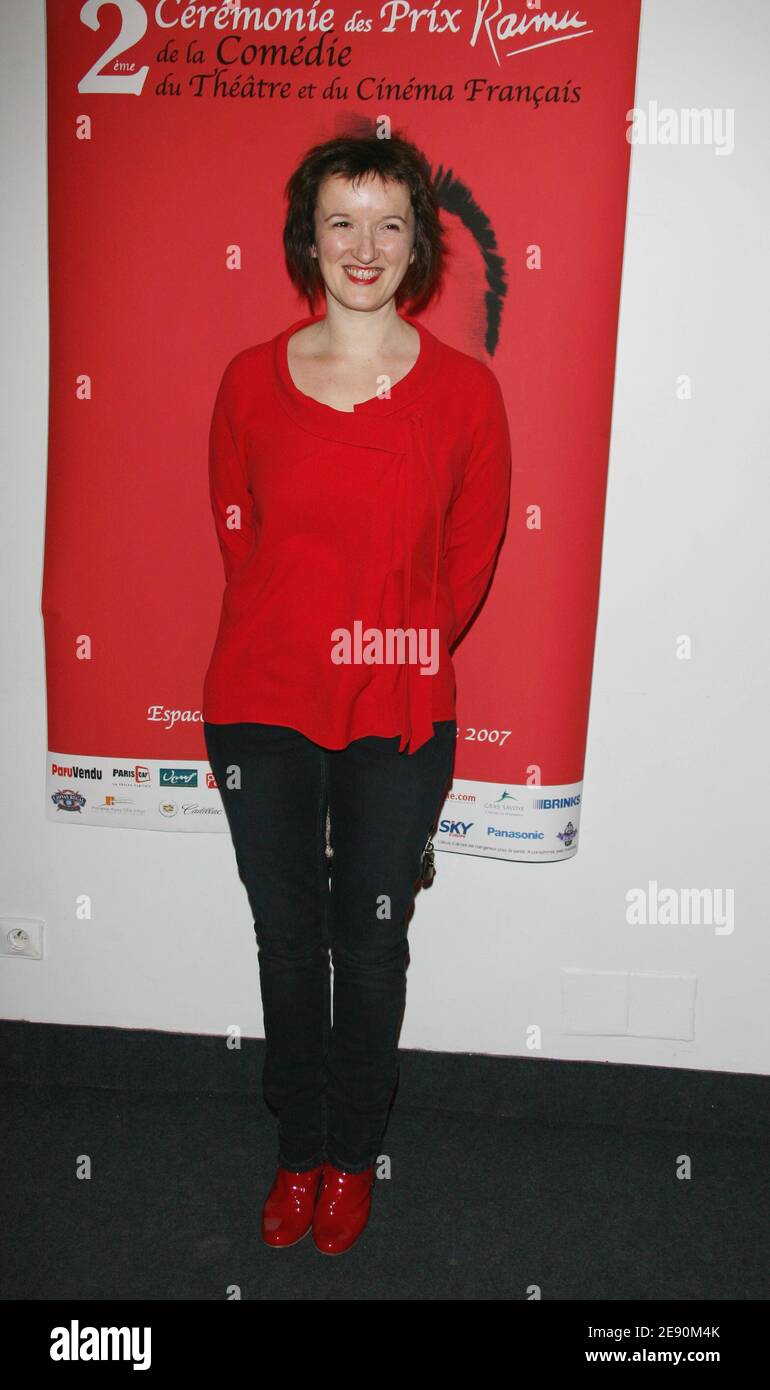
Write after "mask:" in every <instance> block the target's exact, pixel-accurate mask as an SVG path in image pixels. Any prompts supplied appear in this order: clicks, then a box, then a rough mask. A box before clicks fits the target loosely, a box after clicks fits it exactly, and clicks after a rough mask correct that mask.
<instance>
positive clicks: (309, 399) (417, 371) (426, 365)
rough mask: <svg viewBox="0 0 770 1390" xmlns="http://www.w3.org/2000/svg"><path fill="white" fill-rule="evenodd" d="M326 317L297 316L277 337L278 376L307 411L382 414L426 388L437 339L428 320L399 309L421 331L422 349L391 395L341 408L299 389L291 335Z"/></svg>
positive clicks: (326, 416) (343, 417) (347, 416)
mask: <svg viewBox="0 0 770 1390" xmlns="http://www.w3.org/2000/svg"><path fill="white" fill-rule="evenodd" d="M325 317H326V312H325V311H323V312H321V313H318V314H308V315H307V316H306V317H305V318H302V319H297V320H296V322H295V323H291V324H289V326H288V327H287V328H285V329H284V330H283V331H282V332H281V333H279V334H278V335H277V337H276V340H275V349H276V350H275V365H276V369H277V372H278V376H279V379H280V381H281V383H282V385H283V387H284V389H285V390H286V391H287V392H288V394H289V396H290V397H291V400H292V401H293V402H294V404H295V405H297V406H299V407H302V408H303V409H304V410H305V411H306V412H307V413H308V414H313V415H314V416H315V417H316V418H317V419H319V420H320V419H323V420H325V421H329V420H334V421H338V422H344V421H351V420H354V419H356V418H361V417H362V416H364V415H368V414H370V413H372V412H376V413H377V414H379V415H389V414H391V413H392V412H393V411H394V410H399V409H400V408H401V407H402V406H404V405H409V404H411V403H412V401H413V400H415V399H416V398H417V397H418V396H419V395H421V394H422V392H423V391H424V390H425V387H426V385H427V384H428V379H429V377H430V367H431V358H432V356H433V347H434V343H435V340H434V338H433V334H432V333H431V332H430V330H429V329H428V328H426V327H425V324H423V323H421V322H420V320H419V319H415V318H412V316H411V315H410V314H405V313H402V312H400V311H399V318H401V319H403V320H404V322H405V323H408V324H410V325H411V326H412V327H413V328H416V329H417V332H418V333H419V335H420V351H419V353H418V354H417V358H416V360H415V361H414V363H413V364H412V366H411V367H410V368H409V371H408V372H407V373H406V375H405V376H402V377H401V379H400V381H397V382H396V383H395V385H393V386H391V388H390V397H389V398H388V397H382V396H370V397H369V398H368V400H365V401H359V402H357V404H356V405H354V406H353V409H352V410H338V409H337V407H336V406H333V405H327V403H326V402H325V401H317V400H316V399H315V397H314V396H308V395H307V394H306V393H305V392H304V391H300V389H299V387H298V386H297V384H296V382H295V381H294V378H293V377H292V374H291V372H290V370H289V339H290V338H292V337H293V336H294V334H295V333H298V332H299V330H300V329H301V328H307V327H309V325H310V324H312V323H319V322H320V321H321V320H322V319H324V318H325Z"/></svg>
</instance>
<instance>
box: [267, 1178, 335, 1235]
mask: <svg viewBox="0 0 770 1390" xmlns="http://www.w3.org/2000/svg"><path fill="white" fill-rule="evenodd" d="M322 1173H323V1164H322V1163H319V1164H318V1167H317V1168H309V1169H308V1170H307V1172H305V1173H295V1172H293V1171H292V1170H291V1169H290V1168H282V1167H281V1166H280V1164H279V1165H278V1171H277V1172H276V1175H275V1180H274V1182H273V1186H272V1187H271V1189H270V1191H269V1193H268V1195H267V1199H266V1201H265V1205H264V1207H263V1208H262V1239H263V1240H264V1242H265V1244H266V1245H272V1246H273V1248H274V1249H276V1250H280V1249H283V1248H284V1247H285V1246H287V1245H295V1244H296V1242H297V1241H298V1240H301V1239H302V1237H303V1236H306V1235H307V1233H308V1231H309V1230H310V1227H311V1225H312V1221H313V1208H314V1206H315V1200H316V1197H317V1196H318V1188H319V1185H320V1182H321V1174H322Z"/></svg>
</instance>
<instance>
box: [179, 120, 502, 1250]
mask: <svg viewBox="0 0 770 1390" xmlns="http://www.w3.org/2000/svg"><path fill="white" fill-rule="evenodd" d="M286 191H287V196H288V203H289V207H288V215H287V219H286V223H285V228H284V247H285V251H286V258H287V264H288V269H289V273H290V276H291V278H292V280H293V281H294V283H295V284H296V285H297V286H298V288H299V289H300V290H301V291H302V292H303V293H304V294H305V295H306V297H307V299H308V303H309V305H310V308H311V314H310V315H309V316H308V317H306V318H303V319H301V320H298V321H297V322H296V323H293V324H291V326H290V327H289V328H286V329H284V330H283V331H282V332H280V333H278V334H277V335H276V336H275V337H274V338H271V339H269V340H268V341H265V342H262V343H259V344H257V345H256V346H254V347H249V348H246V349H244V350H243V351H242V352H239V353H238V354H237V355H236V356H235V357H234V358H233V359H232V360H231V361H230V362H229V363H228V365H227V367H226V368H225V371H224V374H223V377H222V380H221V384H220V387H219V391H218V394H217V398H216V402H215V406H214V415H213V420H212V426H211V439H210V485H211V502H212V508H213V512H214V519H215V524H216V530H217V536H218V540H219V544H220V548H221V552H222V557H223V561H224V568H225V577H226V581H227V583H226V588H225V593H224V599H223V604H222V614H221V621H220V625H219V630H218V633H217V638H216V643H215V646H214V651H213V654H212V658H211V662H210V665H209V668H208V671H207V673H206V679H205V686H204V698H203V716H204V732H205V738H206V745H207V750H208V754H209V760H210V763H211V767H212V769H213V771H214V774H215V777H216V780H217V785H218V787H219V790H220V793H221V796H222V801H223V804H224V808H225V812H226V814H227V817H228V824H229V827H230V830H231V834H232V838H233V845H234V850H235V855H236V862H237V866H238V872H239V876H240V878H241V879H242V881H243V883H244V886H245V888H246V890H247V894H248V898H249V902H250V905H251V909H252V912H253V915H254V927H255V933H256V937H257V943H258V960H259V973H260V989H261V995H262V1005H263V1012H264V1022H265V1043H266V1050H265V1066H264V1073H263V1089H264V1095H265V1099H266V1101H267V1104H268V1106H269V1107H270V1109H271V1110H272V1111H273V1113H274V1114H275V1115H276V1116H277V1119H278V1161H277V1170H276V1174H275V1180H274V1182H273V1186H272V1188H271V1190H270V1193H269V1194H268V1197H267V1200H266V1202H265V1206H264V1210H263V1217H262V1236H263V1239H264V1240H265V1241H266V1242H267V1244H269V1245H272V1246H274V1247H279V1248H280V1247H284V1246H287V1245H292V1244H294V1243H295V1241H297V1240H299V1239H301V1237H302V1236H304V1235H305V1234H306V1233H307V1232H308V1230H309V1229H310V1227H311V1225H312V1229H313V1237H314V1240H315V1243H316V1245H317V1246H318V1248H319V1249H320V1250H323V1251H324V1252H325V1253H329V1254H339V1253H341V1252H342V1251H343V1250H347V1249H349V1248H350V1246H351V1245H352V1244H353V1243H354V1241H355V1240H356V1239H357V1238H358V1236H359V1235H360V1234H361V1231H362V1230H363V1228H364V1226H365V1225H366V1222H367V1219H368V1216H369V1209H370V1203H371V1194H372V1187H373V1182H374V1171H375V1161H376V1159H377V1156H378V1153H379V1151H380V1150H379V1145H380V1141H381V1139H382V1136H383V1133H384V1129H385V1125H386V1123H387V1118H388V1111H389V1107H390V1104H391V1102H392V1099H393V1095H394V1091H395V1087H396V1083H397V1079H398V1052H397V1048H398V1036H399V1031H400V1026H401V1020H402V1015H403V1010H404V1001H405V995H406V967H407V963H408V943H407V918H408V916H409V914H410V912H411V909H412V906H413V902H414V896H415V892H416V887H417V881H418V878H419V876H420V868H421V856H422V855H423V851H424V849H425V847H426V840H429V837H430V833H431V830H432V828H433V827H434V825H435V821H436V818H437V815H438V812H439V809H440V807H441V805H442V804H443V801H444V797H445V794H446V791H447V789H448V785H449V783H450V781H451V776H452V768H453V762H454V752H455V744H456V737H457V724H456V721H455V681H454V672H453V667H452V662H451V658H450V648H452V647H453V646H454V645H455V643H456V642H457V640H458V638H459V637H460V635H461V633H462V632H463V630H464V629H465V627H466V626H467V624H468V622H469V620H470V618H471V617H472V616H473V614H474V612H475V610H476V608H477V607H478V605H479V603H480V600H481V598H482V596H483V594H484V591H485V589H486V587H487V584H488V581H489V579H490V576H491V573H492V569H493V566H494V561H495V556H496V552H497V550H498V547H499V544H500V541H501V538H502V534H503V530H504V525H505V518H506V513H507V508H508V498H509V489H510V439H509V434H508V425H507V420H506V415H505V409H504V406H503V401H502V396H501V392H500V388H499V386H498V383H497V380H496V378H495V377H494V375H493V374H492V372H491V371H490V370H489V368H488V367H486V366H485V365H484V364H483V363H482V362H479V361H478V360H477V359H475V358H473V357H471V356H469V355H466V354H465V353H463V352H460V351H458V350H457V349H454V348H451V347H449V346H447V345H445V344H443V343H442V342H440V341H439V340H438V339H437V338H436V337H435V336H434V335H433V334H432V333H430V332H429V330H428V329H427V328H425V327H424V325H422V324H421V323H419V322H418V321H417V320H416V319H414V318H412V317H410V316H409V315H407V314H406V313H404V312H399V309H400V307H401V306H402V305H403V304H404V303H405V302H409V303H412V302H415V301H418V300H419V301H420V302H426V301H427V300H428V299H429V298H430V296H431V294H432V293H433V292H434V290H435V288H436V286H437V284H438V280H439V276H440V271H441V267H442V262H443V259H444V256H445V248H444V241H443V232H442V229H441V225H440V221H439V211H438V205H437V201H436V197H435V193H434V190H433V187H432V184H431V178H430V171H429V167H428V165H427V162H426V161H425V158H424V156H422V155H421V154H420V153H419V151H418V150H417V149H415V147H414V146H413V145H411V144H410V143H409V142H408V141H407V140H405V139H401V138H397V137H394V138H392V139H390V140H379V139H376V138H371V137H350V138H340V139H335V140H331V141H329V142H327V143H325V144H322V145H319V146H316V147H315V148H313V149H311V150H310V151H309V152H308V153H307V154H306V155H305V157H304V158H303V160H302V161H301V163H300V165H299V166H298V168H297V169H296V170H295V172H294V173H293V175H292V177H291V178H290V180H289V182H288V185H287V190H286ZM319 291H322V292H323V294H324V296H325V312H324V313H313V312H312V309H313V304H314V302H315V296H316V294H317V293H318V292H319ZM327 813H328V825H329V827H330V834H329V843H328V845H327V833H326V832H327ZM330 951H331V964H332V966H333V972H334V993H333V1020H332V1019H331V1018H330V1004H331V978H330V961H329V952H330Z"/></svg>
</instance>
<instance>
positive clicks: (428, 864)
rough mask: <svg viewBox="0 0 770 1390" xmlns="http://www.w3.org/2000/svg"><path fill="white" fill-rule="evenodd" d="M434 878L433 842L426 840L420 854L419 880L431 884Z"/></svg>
mask: <svg viewBox="0 0 770 1390" xmlns="http://www.w3.org/2000/svg"><path fill="white" fill-rule="evenodd" d="M435 876H436V864H435V860H434V857H433V841H432V840H430V839H429V840H428V843H427V845H426V846H425V849H424V850H423V852H422V863H421V865H420V878H421V879H422V881H423V883H432V882H433V880H434V878H435Z"/></svg>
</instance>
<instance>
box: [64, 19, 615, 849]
mask: <svg viewBox="0 0 770 1390" xmlns="http://www.w3.org/2000/svg"><path fill="white" fill-rule="evenodd" d="M639 8H640V0H585V2H584V3H583V4H581V5H580V6H579V7H577V8H570V9H569V10H567V9H565V8H563V7H562V6H551V5H549V4H548V3H546V2H545V0H544V3H542V4H525V3H524V2H523V0H518V3H514V4H511V5H510V6H509V5H508V4H506V3H504V2H503V0H489V2H487V0H476V3H473V4H468V5H464V6H462V7H461V8H459V9H451V8H446V9H444V8H441V7H440V6H439V5H438V4H436V5H434V6H432V7H427V8H419V7H414V8H413V7H411V6H410V5H409V4H407V3H406V0H394V2H393V3H389V4H385V5H382V6H379V5H372V4H366V5H355V4H350V5H347V6H336V5H329V6H326V7H325V8H323V7H322V4H321V3H318V0H316V3H313V4H308V5H301V6H298V7H294V6H287V7H284V8H280V7H273V8H266V7H259V6H245V7H243V8H242V9H239V8H238V6H237V5H235V4H222V5H220V6H219V7H216V6H212V5H197V4H182V3H178V0H159V3H157V4H152V3H140V0H116V2H115V3H101V2H100V0H86V3H85V4H84V3H82V0H48V3H47V46H48V187H49V263H50V313H51V355H50V362H51V367H50V417H49V470H48V497H47V518H46V543H45V574H44V583H43V616H44V622H45V640H46V668H47V690H48V753H47V764H48V770H47V779H46V798H47V807H48V815H49V817H50V818H51V819H54V820H56V821H58V822H60V823H65V822H66V823H69V824H72V823H80V824H83V823H86V824H91V825H96V824H98V825H112V826H120V827H131V828H139V829H162V830H193V831H194V830H204V831H212V830H219V831H226V830H227V823H226V820H225V816H224V813H223V811H222V806H221V802H220V798H219V793H218V791H217V789H216V786H215V785H214V783H213V778H212V777H211V774H210V770H209V768H208V763H207V760H206V750H205V744H204V740H203V733H202V729H201V723H200V721H201V717H202V716H201V696H202V685H203V677H204V674H205V671H206V667H207V664H208V661H209V657H210V654H211V650H212V646H213V642H214V637H215V633H216V627H217V622H218V617H219V609H220V604H221V599H222V589H223V582H224V581H223V575H222V568H221V557H220V554H219V550H218V547H217V543H216V538H215V534H214V527H213V523H212V517H211V511H210V503H209V496H208V479H207V443H208V430H209V423H210V418H211V412H212V408H213V403H214V396H215V392H216V388H217V385H218V383H219V380H220V377H221V374H222V371H223V368H224V366H225V364H226V362H227V361H228V360H229V359H230V358H231V357H233V356H234V354H235V353H236V352H238V351H240V350H241V349H242V348H245V347H247V346H249V345H251V344H256V343H259V342H264V341H265V340H266V339H268V338H272V337H274V335H275V334H277V333H278V332H279V331H281V330H282V329H283V328H285V327H286V326H287V325H288V324H290V323H292V322H294V321H296V320H298V319H301V318H302V317H304V316H305V315H306V314H307V312H308V309H307V305H306V304H305V303H304V302H302V301H300V300H298V298H297V296H296V294H295V292H294V290H293V288H292V286H291V284H290V281H289V279H288V276H287V274H286V271H285V267H284V262H283V252H282V241H281V234H282V227H283V219H284V214H285V204H284V200H283V188H284V185H285V183H286V180H287V178H288V176H289V174H290V173H291V171H292V169H293V168H294V166H295V165H296V163H297V162H298V160H299V159H300V157H301V156H302V154H303V153H304V151H305V150H306V149H307V148H308V147H309V146H310V145H311V144H316V143H318V142H320V141H321V140H323V139H326V138H330V137H332V136H334V135H338V134H341V133H364V132H365V131H370V130H372V129H378V128H379V129H387V127H388V123H390V128H391V129H392V131H393V132H394V133H399V134H404V135H406V136H407V137H408V138H409V139H411V140H413V141H414V142H415V143H416V144H418V145H419V147H420V148H421V149H422V151H423V152H424V153H425V155H426V157H427V158H428V160H429V162H430V164H431V167H432V170H433V173H434V178H435V182H436V186H437V189H438V191H439V198H440V203H441V207H442V219H443V221H444V223H445V226H446V229H447V232H448V235H449V242H450V247H451V257H450V267H449V273H448V275H447V277H446V280H445V284H444V287H443V290H442V293H441V295H440V296H439V298H438V299H437V300H436V301H434V302H433V303H431V304H430V305H429V306H427V307H426V308H425V309H424V310H423V311H422V312H421V315H420V317H421V319H422V321H423V322H424V323H425V324H426V325H427V327H428V328H430V329H431V331H432V332H433V333H434V334H435V335H436V336H437V337H439V338H441V339H442V340H444V341H446V342H448V343H450V344H452V345H454V346H456V347H458V348H461V349H462V350H463V351H465V352H469V353H472V354H474V355H475V356H477V357H479V358H481V359H482V360H483V361H484V362H486V363H487V364H488V365H489V366H490V368H491V369H492V370H493V371H494V373H495V375H496V376H497V378H498V380H499V382H500V384H501V387H502V389H503V393H504V398H505V402H506V408H507V411H508V417H509V421H510V426H511V437H512V444H513V468H514V472H513V479H512V489H511V511H510V519H509V523H508V529H507V533H506V539H505V542H504V544H503V547H502V549H501V552H500V557H499V561H498V565H497V570H496V573H495V578H494V583H493V585H492V587H491V589H490V592H489V595H488V597H487V599H486V601H485V603H484V605H483V606H482V608H481V610H480V612H479V614H478V616H477V618H476V620H475V622H474V623H473V624H472V626H471V627H470V629H469V630H468V632H467V634H466V636H465V638H464V639H463V641H462V642H461V643H460V645H459V646H458V647H457V649H456V650H455V652H454V657H453V659H454V664H455V669H456V674H457V690H458V708H457V718H458V726H459V730H458V732H459V737H458V749H457V761H456V767H455V778H454V784H453V787H452V789H451V792H450V795H449V797H448V799H447V801H446V803H445V806H444V808H443V811H442V818H441V821H440V826H439V833H438V835H437V837H436V838H435V841H434V842H435V844H436V846H437V848H440V849H447V850H457V851H460V852H465V853H471V854H482V855H490V856H493V857H498V858H508V859H514V860H529V861H535V862H537V861H540V862H549V861H553V860H556V859H562V858H566V857H569V856H570V855H572V854H574V853H575V852H576V850H577V847H578V831H579V823H580V805H581V801H582V794H583V763H584V755H585V746H586V733H587V723H588V711H589V699H590V687H591V673H592V665H593V652H594V637H595V628H596V614H597V603H598V594H599V576H600V564H601V547H602V529H603V521H604V502H605V490H606V480H607V460H608V450H609V439H610V423H611V411H612V393H613V378H614V367H615V351H616V338H617V322H618V305H619V294H620V280H621V268H622V257H623V240H624V226H625V215H626V193H627V182H628V171H629V158H630V144H629V141H628V139H627V134H626V133H627V130H628V128H629V121H628V116H629V113H630V110H631V108H632V107H633V106H634V80H635V68H636V53H637V41H638V29H639Z"/></svg>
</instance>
